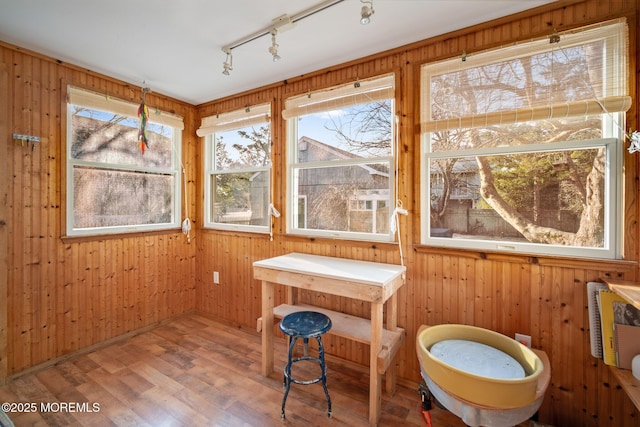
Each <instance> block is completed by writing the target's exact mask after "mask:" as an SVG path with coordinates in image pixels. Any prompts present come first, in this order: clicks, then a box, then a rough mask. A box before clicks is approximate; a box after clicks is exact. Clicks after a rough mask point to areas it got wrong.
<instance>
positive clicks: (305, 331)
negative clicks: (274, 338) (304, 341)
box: [280, 311, 331, 338]
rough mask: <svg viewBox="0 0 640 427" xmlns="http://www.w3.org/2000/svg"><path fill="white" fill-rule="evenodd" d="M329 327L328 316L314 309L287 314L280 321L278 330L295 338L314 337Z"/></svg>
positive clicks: (329, 320) (323, 332)
mask: <svg viewBox="0 0 640 427" xmlns="http://www.w3.org/2000/svg"><path fill="white" fill-rule="evenodd" d="M330 329H331V319H329V316H327V315H325V314H322V313H318V312H316V311H298V312H295V313H291V314H288V315H287V316H285V317H284V318H283V319H282V321H281V322H280V330H281V331H282V332H283V333H285V334H287V335H289V336H290V337H296V338H315V337H318V336H320V335H322V334H325V333H327V332H328V331H329V330H330Z"/></svg>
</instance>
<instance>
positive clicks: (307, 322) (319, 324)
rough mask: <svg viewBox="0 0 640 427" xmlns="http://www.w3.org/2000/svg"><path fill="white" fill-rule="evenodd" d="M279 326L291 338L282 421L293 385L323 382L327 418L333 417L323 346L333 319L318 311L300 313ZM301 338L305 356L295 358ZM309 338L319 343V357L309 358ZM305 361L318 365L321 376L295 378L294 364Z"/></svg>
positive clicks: (288, 317) (286, 319)
mask: <svg viewBox="0 0 640 427" xmlns="http://www.w3.org/2000/svg"><path fill="white" fill-rule="evenodd" d="M279 326H280V330H281V331H282V332H283V333H285V334H286V335H288V336H289V356H288V361H287V365H286V366H285V367H284V379H283V386H284V389H285V390H284V396H283V398H282V412H281V413H280V416H281V417H282V419H284V417H285V415H284V408H285V405H286V402H287V396H288V395H289V388H290V387H291V384H292V383H293V384H303V385H308V384H315V383H318V382H322V387H323V388H324V394H325V396H326V397H327V416H328V417H331V397H329V390H328V389H327V365H326V364H325V363H324V345H323V344H322V335H324V334H325V333H327V332H328V331H329V330H330V329H331V319H330V318H329V316H327V315H326V314H322V313H318V312H316V311H298V312H295V313H290V314H287V315H286V316H284V318H283V319H282V320H281V321H280V325H279ZM299 338H301V339H302V340H303V341H304V355H303V356H301V357H294V356H293V348H294V346H295V344H296V341H297V340H298V339H299ZM309 338H315V339H316V340H317V341H318V357H312V356H309ZM304 361H310V362H312V363H317V364H318V366H319V367H320V371H321V373H320V376H318V377H317V378H312V379H309V380H302V379H298V378H294V377H293V375H292V372H291V370H292V367H293V364H294V363H297V362H304Z"/></svg>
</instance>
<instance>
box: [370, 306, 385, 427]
mask: <svg viewBox="0 0 640 427" xmlns="http://www.w3.org/2000/svg"><path fill="white" fill-rule="evenodd" d="M383 315H384V304H383V303H377V302H372V303H371V349H370V353H371V354H370V357H369V425H371V426H377V425H378V421H379V420H380V412H381V408H382V396H381V395H382V375H380V374H379V373H378V355H379V354H380V351H381V350H382V327H383V325H382V323H383Z"/></svg>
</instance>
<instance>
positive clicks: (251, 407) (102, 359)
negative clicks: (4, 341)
mask: <svg viewBox="0 0 640 427" xmlns="http://www.w3.org/2000/svg"><path fill="white" fill-rule="evenodd" d="M275 353H276V356H275V357H276V359H275V368H276V372H275V373H274V374H272V375H271V376H269V377H263V376H262V375H261V373H260V360H261V358H260V336H259V335H257V334H252V333H249V332H247V331H244V330H239V329H234V328H230V327H228V326H226V325H223V324H221V323H218V322H215V321H213V320H210V319H207V318H205V317H202V316H198V315H196V314H189V315H185V316H182V317H179V318H177V319H174V320H172V321H171V322H168V323H166V324H163V325H161V326H158V327H157V328H154V329H152V330H150V331H147V332H144V333H141V334H139V335H136V336H133V337H130V338H127V339H126V340H122V341H118V342H116V343H113V344H110V345H108V346H105V347H102V348H100V349H99V350H96V351H93V352H91V353H87V354H83V355H79V356H76V357H74V358H71V359H69V360H66V361H64V362H60V363H58V364H57V365H55V366H52V367H49V368H46V369H43V370H41V371H38V372H37V373H34V374H31V375H27V376H22V377H20V378H18V379H16V380H14V381H13V382H11V383H9V384H8V385H5V386H3V387H0V402H16V403H17V402H21V403H31V404H32V407H31V408H32V409H33V408H35V409H36V410H35V411H33V412H21V413H15V412H13V413H10V414H9V416H10V417H11V419H12V421H13V422H14V424H15V425H16V426H17V427H22V426H284V425H291V426H298V425H305V426H366V425H367V424H368V399H369V393H368V387H369V377H368V369H366V368H365V367H360V366H352V365H350V364H348V363H339V362H338V361H336V360H335V359H331V360H328V363H329V366H328V387H329V392H330V395H331V400H332V404H333V408H332V409H333V417H332V418H331V419H329V418H327V415H326V400H325V397H324V392H323V390H322V386H321V385H319V384H314V385H307V386H303V385H295V384H294V385H292V387H291V392H290V393H289V397H288V399H287V407H286V415H287V416H286V419H285V420H281V418H280V405H281V401H282V395H283V389H282V373H281V372H282V367H283V366H284V364H285V359H286V344H285V341H284V339H276V340H275ZM76 402H77V403H79V404H85V403H86V406H85V407H84V408H83V407H80V408H61V407H60V405H64V404H66V403H72V404H76ZM94 405H95V406H97V407H95V408H94ZM65 409H66V410H65ZM71 409H76V410H77V411H75V412H74V411H73V410H71ZM78 409H79V410H78ZM86 409H91V410H94V409H97V410H95V411H92V412H89V411H86ZM382 412H383V414H382V418H381V421H380V426H401V425H404V426H424V425H425V424H424V423H423V421H422V420H421V418H420V396H419V394H418V392H417V389H414V388H408V387H402V386H398V389H397V391H396V393H395V394H394V395H393V396H392V397H390V396H387V395H386V394H383V403H382ZM431 414H432V420H433V426H439V427H457V426H464V423H463V422H462V421H461V420H460V419H459V418H457V417H456V416H455V415H452V414H451V413H449V412H447V411H446V410H442V409H438V408H434V409H433V410H432V411H431ZM523 425H528V424H523Z"/></svg>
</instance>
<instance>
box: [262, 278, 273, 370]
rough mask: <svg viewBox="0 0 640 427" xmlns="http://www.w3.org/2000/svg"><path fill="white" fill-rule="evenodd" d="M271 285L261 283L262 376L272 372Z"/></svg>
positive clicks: (265, 282) (269, 283)
mask: <svg viewBox="0 0 640 427" xmlns="http://www.w3.org/2000/svg"><path fill="white" fill-rule="evenodd" d="M273 287H274V286H273V283H271V282H267V281H263V282H262V375H264V376H265V377H267V376H269V375H270V374H271V373H272V372H273V298H274V296H273Z"/></svg>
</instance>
